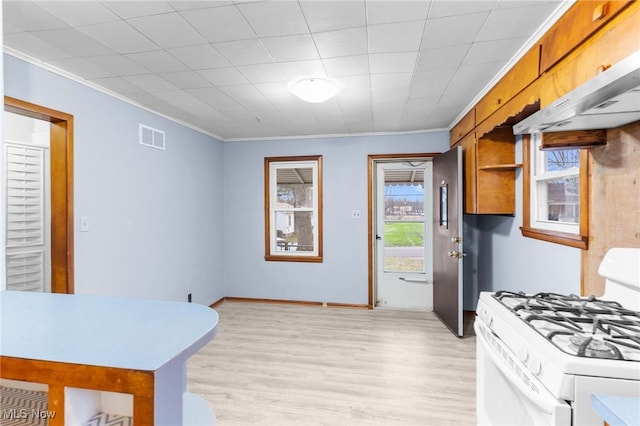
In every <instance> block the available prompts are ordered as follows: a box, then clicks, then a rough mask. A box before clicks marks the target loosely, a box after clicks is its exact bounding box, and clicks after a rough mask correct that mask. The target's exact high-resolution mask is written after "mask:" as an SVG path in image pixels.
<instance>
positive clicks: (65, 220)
mask: <svg viewBox="0 0 640 426" xmlns="http://www.w3.org/2000/svg"><path fill="white" fill-rule="evenodd" d="M4 108H5V110H6V111H9V112H13V113H15V114H19V115H24V116H27V117H31V118H36V119H39V120H44V121H48V122H50V123H51V127H50V149H49V152H50V156H51V291H52V292H54V293H73V292H74V291H75V285H74V284H75V283H74V246H73V241H74V236H73V233H74V226H73V225H74V215H73V211H74V205H73V164H74V158H73V115H70V114H67V113H64V112H61V111H56V110H53V109H50V108H46V107H43V106H40V105H35V104H32V103H29V102H25V101H21V100H19V99H15V98H12V97H9V96H5V98H4Z"/></svg>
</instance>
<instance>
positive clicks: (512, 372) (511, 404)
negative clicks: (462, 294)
mask: <svg viewBox="0 0 640 426" xmlns="http://www.w3.org/2000/svg"><path fill="white" fill-rule="evenodd" d="M474 328H475V330H476V348H477V349H476V351H477V353H476V363H477V364H476V365H477V369H476V372H477V377H476V380H477V395H476V397H477V416H478V424H479V425H494V426H496V425H509V426H516V425H536V426H542V425H564V426H569V425H571V407H570V406H569V405H568V404H567V403H566V402H565V401H560V400H558V399H556V398H554V397H553V395H551V394H550V393H549V391H547V389H546V388H545V387H544V386H543V385H542V383H540V381H539V380H538V379H536V378H535V377H534V376H533V375H532V374H530V373H529V371H528V369H527V367H526V366H525V365H524V364H522V363H521V362H520V361H519V360H518V358H517V357H515V356H514V354H513V353H512V352H511V350H509V349H508V348H507V347H506V346H505V344H504V343H503V342H502V341H501V340H500V339H499V338H498V337H497V336H496V335H495V334H494V333H493V332H492V331H491V330H490V329H489V328H488V327H486V326H485V325H484V324H483V323H482V321H481V320H479V319H476V322H475V324H474Z"/></svg>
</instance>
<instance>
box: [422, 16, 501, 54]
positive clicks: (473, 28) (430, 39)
mask: <svg viewBox="0 0 640 426" xmlns="http://www.w3.org/2000/svg"><path fill="white" fill-rule="evenodd" d="M488 15H489V13H488V12H484V13H474V14H470V15H464V16H458V17H447V18H438V19H429V20H427V25H426V28H425V30H424V36H423V37H422V46H421V49H434V48H440V47H445V46H455V45H458V44H465V43H472V42H473V41H474V40H475V39H476V36H477V35H478V32H479V31H480V28H482V24H483V23H484V21H485V19H486V18H487V16H488Z"/></svg>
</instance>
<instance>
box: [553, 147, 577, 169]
mask: <svg viewBox="0 0 640 426" xmlns="http://www.w3.org/2000/svg"><path fill="white" fill-rule="evenodd" d="M545 166H546V171H548V172H557V171H561V170H568V169H572V168H578V167H580V150H579V149H561V150H556V151H545Z"/></svg>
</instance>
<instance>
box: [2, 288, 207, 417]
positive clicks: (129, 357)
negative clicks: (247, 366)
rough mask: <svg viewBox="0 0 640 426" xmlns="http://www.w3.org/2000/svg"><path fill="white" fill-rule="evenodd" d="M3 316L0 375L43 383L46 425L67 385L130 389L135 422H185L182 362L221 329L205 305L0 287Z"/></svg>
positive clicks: (61, 408) (61, 413)
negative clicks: (46, 395)
mask: <svg viewBox="0 0 640 426" xmlns="http://www.w3.org/2000/svg"><path fill="white" fill-rule="evenodd" d="M0 319H1V325H0V329H1V337H0V376H1V377H3V378H7V379H14V380H23V381H29V382H37V383H45V384H48V386H49V408H48V409H49V410H50V411H55V412H56V417H55V418H54V419H52V420H51V421H50V422H49V424H50V425H51V426H57V425H63V424H65V423H64V418H65V416H64V412H65V407H64V405H65V402H64V401H65V387H71V388H79V389H93V390H104V391H110V392H120V393H126V394H131V395H133V417H134V423H135V424H136V426H142V425H171V426H174V425H180V424H182V423H183V398H184V394H185V392H186V361H187V359H188V358H189V357H190V356H191V355H193V354H194V353H195V352H197V351H198V350H199V349H200V348H202V347H203V346H204V345H205V344H206V343H207V342H209V341H210V340H211V339H212V338H213V337H214V336H215V334H216V331H217V327H218V315H217V313H216V312H215V311H214V310H213V309H211V308H208V307H206V306H202V305H196V304H189V303H181V302H170V301H154V300H139V299H126V298H115V297H102V296H89V295H66V294H51V293H31V292H18V291H3V292H0ZM188 399H189V398H185V399H184V400H185V401H186V400H188Z"/></svg>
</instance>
